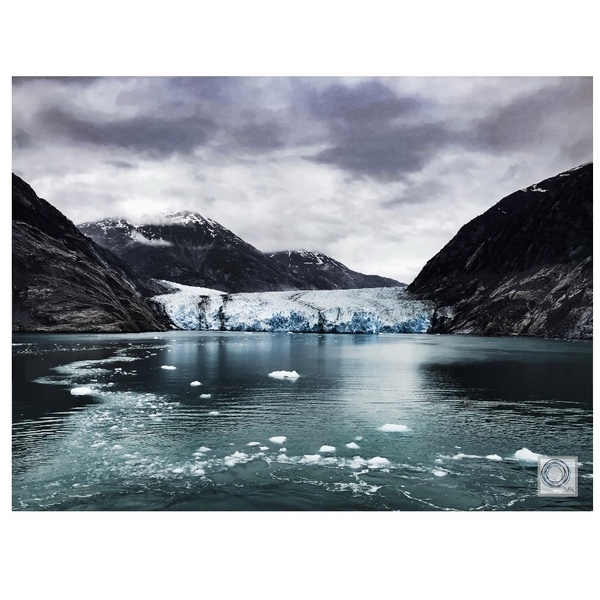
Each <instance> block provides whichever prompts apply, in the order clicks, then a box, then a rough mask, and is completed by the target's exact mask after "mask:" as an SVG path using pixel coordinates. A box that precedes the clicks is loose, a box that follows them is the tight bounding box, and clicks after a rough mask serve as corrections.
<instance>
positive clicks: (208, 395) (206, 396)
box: [199, 394, 212, 398]
mask: <svg viewBox="0 0 600 600" xmlns="http://www.w3.org/2000/svg"><path fill="white" fill-rule="evenodd" d="M211 397H212V394H200V396H199V398H211Z"/></svg>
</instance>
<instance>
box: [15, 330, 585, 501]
mask: <svg viewBox="0 0 600 600" xmlns="http://www.w3.org/2000/svg"><path fill="white" fill-rule="evenodd" d="M165 366H166V367H176V368H174V369H165V368H163V367H165ZM275 370H287V371H291V370H295V371H297V372H298V373H299V375H300V377H299V378H298V379H296V380H289V379H284V380H280V379H275V378H272V377H269V373H270V372H272V371H275ZM195 381H199V382H200V383H201V385H190V384H191V383H192V382H195ZM77 388H89V389H88V390H79V391H83V392H87V393H85V394H84V395H75V394H73V393H72V392H73V391H75V392H77V391H78V390H77ZM385 425H388V427H387V428H386V427H384V428H383V429H384V430H382V429H381V428H382V427H383V426H385ZM390 425H391V426H394V427H389V426H390ZM385 429H396V431H386V430H385ZM283 438H285V439H283ZM348 444H350V446H348ZM522 448H527V449H529V450H531V451H532V452H534V453H539V454H543V455H548V456H557V455H558V456H563V455H568V456H572V455H574V456H577V457H578V461H579V466H578V469H579V496H578V497H576V498H551V499H549V498H540V497H538V496H537V463H536V462H534V461H530V462H527V461H522V460H517V459H516V458H515V452H517V451H518V450H521V449H522ZM592 460H593V459H592V344H591V343H589V342H564V341H554V340H533V339H518V338H508V339H507V338H497V339H494V338H480V337H459V336H429V335H398V334H395V335H393V334H390V335H379V336H371V335H333V334H328V335H317V334H304V335H303V334H283V333H273V334H271V333H254V334H248V333H214V332H170V333H164V334H126V335H106V334H105V335H84V334H79V335H66V334H64V335H15V336H14V337H13V509H14V510H591V509H592V484H593V475H592V472H593V464H592Z"/></svg>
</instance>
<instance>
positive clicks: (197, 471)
mask: <svg viewBox="0 0 600 600" xmlns="http://www.w3.org/2000/svg"><path fill="white" fill-rule="evenodd" d="M192 475H196V476H200V475H204V469H194V470H193V471H192Z"/></svg>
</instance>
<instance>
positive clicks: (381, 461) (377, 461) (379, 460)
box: [367, 456, 390, 469]
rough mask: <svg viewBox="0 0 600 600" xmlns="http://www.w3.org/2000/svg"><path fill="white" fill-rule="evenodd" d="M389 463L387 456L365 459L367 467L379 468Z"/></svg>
mask: <svg viewBox="0 0 600 600" xmlns="http://www.w3.org/2000/svg"><path fill="white" fill-rule="evenodd" d="M389 465H390V461H389V460H388V459H387V458H383V456H374V457H373V458H370V459H369V460H368V461H367V466H368V467H369V469H381V468H383V467H388V466H389Z"/></svg>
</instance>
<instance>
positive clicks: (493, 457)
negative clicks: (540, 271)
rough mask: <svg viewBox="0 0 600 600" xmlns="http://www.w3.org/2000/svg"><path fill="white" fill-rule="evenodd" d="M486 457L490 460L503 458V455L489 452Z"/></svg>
mask: <svg viewBox="0 0 600 600" xmlns="http://www.w3.org/2000/svg"><path fill="white" fill-rule="evenodd" d="M486 458H487V459H488V460H502V457H501V456H499V455H498V454H488V455H487V456H486Z"/></svg>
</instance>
